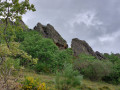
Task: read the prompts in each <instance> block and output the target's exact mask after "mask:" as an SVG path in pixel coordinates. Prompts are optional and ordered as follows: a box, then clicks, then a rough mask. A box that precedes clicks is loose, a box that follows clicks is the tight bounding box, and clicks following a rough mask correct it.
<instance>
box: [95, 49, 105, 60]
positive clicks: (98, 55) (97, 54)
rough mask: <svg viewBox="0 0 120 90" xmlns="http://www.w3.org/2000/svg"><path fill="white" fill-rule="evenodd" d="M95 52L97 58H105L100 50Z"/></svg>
mask: <svg viewBox="0 0 120 90" xmlns="http://www.w3.org/2000/svg"><path fill="white" fill-rule="evenodd" d="M95 54H96V56H97V57H98V59H100V60H102V59H106V57H105V56H104V55H103V54H102V53H100V52H98V51H96V52H95Z"/></svg>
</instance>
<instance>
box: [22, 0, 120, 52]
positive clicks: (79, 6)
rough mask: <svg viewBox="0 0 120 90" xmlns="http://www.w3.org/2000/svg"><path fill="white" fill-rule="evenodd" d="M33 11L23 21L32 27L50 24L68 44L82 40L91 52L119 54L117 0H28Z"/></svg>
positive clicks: (118, 0) (119, 9) (119, 19)
mask: <svg viewBox="0 0 120 90" xmlns="http://www.w3.org/2000/svg"><path fill="white" fill-rule="evenodd" d="M30 2H31V3H33V4H34V5H35V8H36V10H37V11H36V12H28V13H27V14H26V15H24V16H23V21H24V22H25V23H26V24H27V25H28V26H29V27H30V28H33V27H34V26H35V25H36V24H37V23H38V22H41V23H42V24H44V25H46V24H47V23H50V24H51V25H53V26H54V27H55V29H56V30H57V31H58V32H59V33H60V34H61V36H62V37H63V38H64V39H65V40H66V41H67V42H68V44H69V46H70V45H71V40H72V38H79V39H81V40H85V41H87V42H88V43H89V45H90V46H91V47H92V48H93V50H95V51H100V52H102V53H104V52H108V53H110V52H114V53H120V0H30Z"/></svg>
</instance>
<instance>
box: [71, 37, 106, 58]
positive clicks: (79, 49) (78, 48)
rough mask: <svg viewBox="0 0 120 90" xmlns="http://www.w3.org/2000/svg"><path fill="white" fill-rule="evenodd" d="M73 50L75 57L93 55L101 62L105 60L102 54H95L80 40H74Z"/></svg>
mask: <svg viewBox="0 0 120 90" xmlns="http://www.w3.org/2000/svg"><path fill="white" fill-rule="evenodd" d="M71 48H72V50H73V52H74V56H78V55H79V54H86V55H92V56H94V57H96V58H97V59H99V60H102V59H105V57H104V56H103V55H102V54H101V53H100V52H98V51H97V52H96V53H95V52H94V51H93V49H92V48H91V47H90V45H89V44H88V43H87V42H86V41H84V40H79V39H78V38H74V39H72V44H71Z"/></svg>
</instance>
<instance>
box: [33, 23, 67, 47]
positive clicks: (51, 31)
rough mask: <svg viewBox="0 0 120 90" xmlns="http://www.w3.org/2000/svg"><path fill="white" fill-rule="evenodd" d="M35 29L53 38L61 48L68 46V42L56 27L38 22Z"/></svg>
mask: <svg viewBox="0 0 120 90" xmlns="http://www.w3.org/2000/svg"><path fill="white" fill-rule="evenodd" d="M34 30H36V31H38V32H40V33H41V34H42V35H43V37H45V38H50V39H52V40H53V41H54V43H55V44H56V45H57V46H58V47H59V48H60V49H67V48H68V45H67V42H66V41H65V40H64V39H63V38H62V37H61V35H60V34H59V33H58V32H57V31H56V30H55V29H54V27H53V26H52V25H50V24H47V25H46V26H44V25H42V24H41V23H38V24H37V25H36V26H35V27H34Z"/></svg>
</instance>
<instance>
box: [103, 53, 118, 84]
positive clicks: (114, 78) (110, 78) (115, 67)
mask: <svg viewBox="0 0 120 90" xmlns="http://www.w3.org/2000/svg"><path fill="white" fill-rule="evenodd" d="M105 56H106V57H107V58H108V59H109V60H110V61H111V62H112V63H113V68H112V69H113V72H112V73H111V74H110V75H109V76H106V77H104V78H103V80H104V81H106V82H108V83H112V84H120V57H119V56H117V55H114V54H111V55H105Z"/></svg>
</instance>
